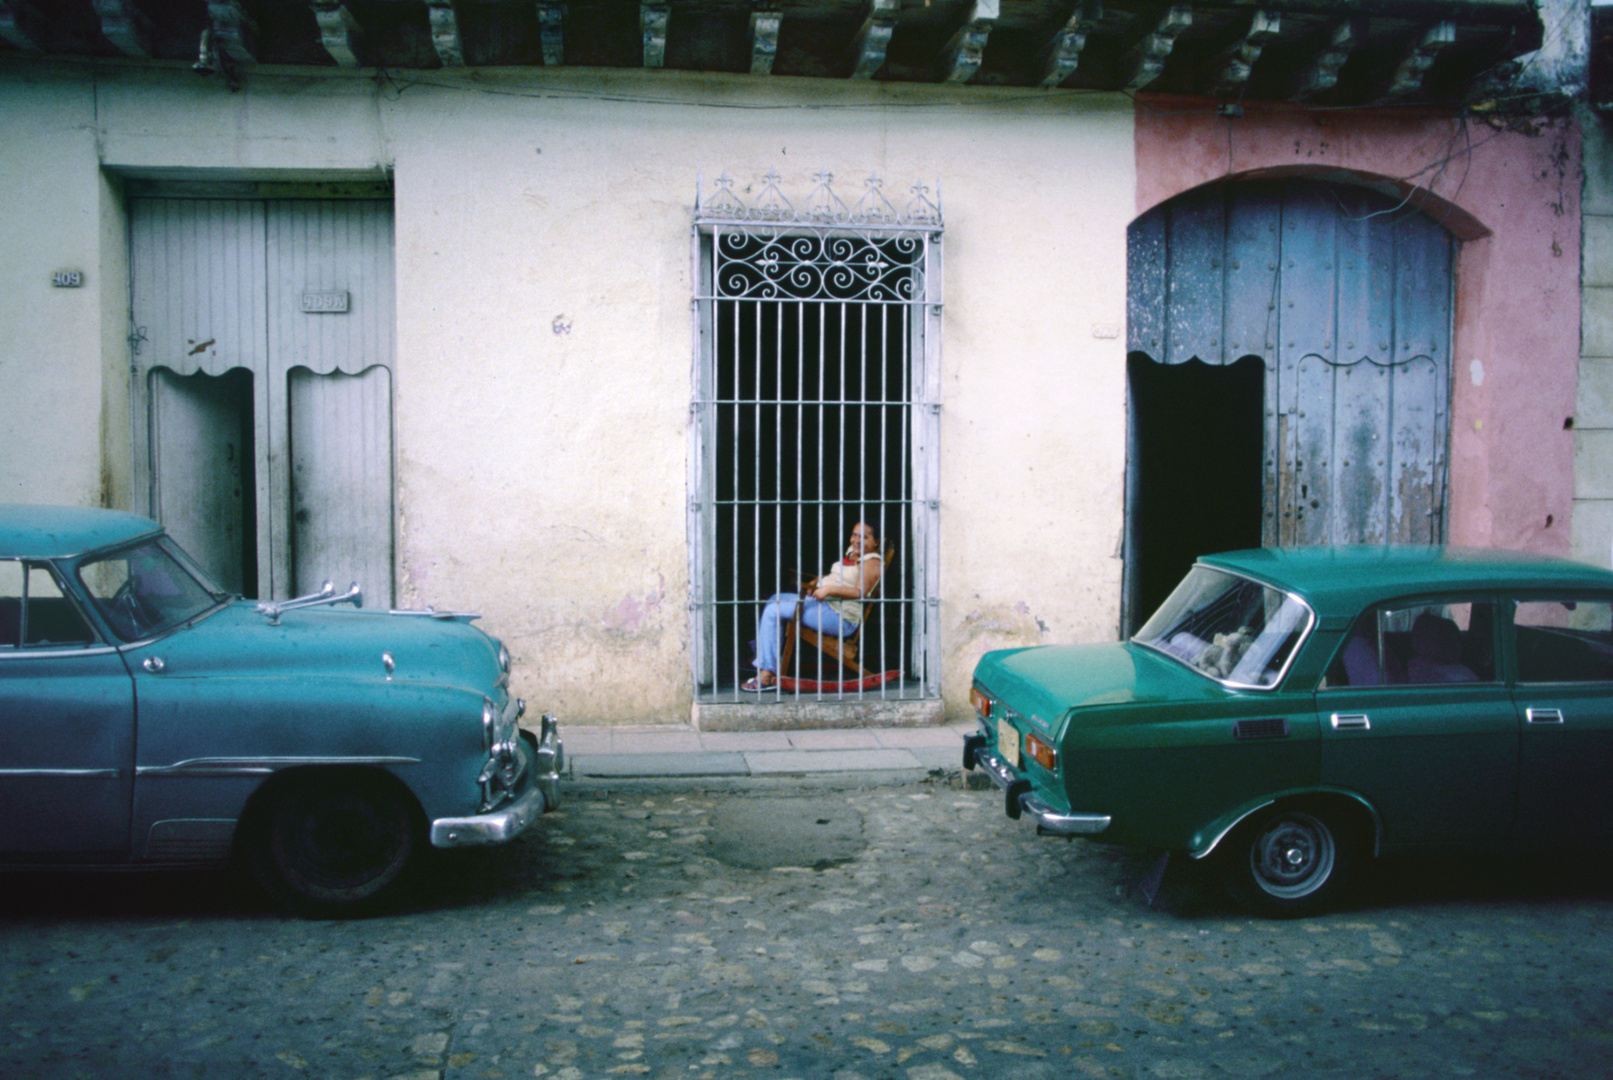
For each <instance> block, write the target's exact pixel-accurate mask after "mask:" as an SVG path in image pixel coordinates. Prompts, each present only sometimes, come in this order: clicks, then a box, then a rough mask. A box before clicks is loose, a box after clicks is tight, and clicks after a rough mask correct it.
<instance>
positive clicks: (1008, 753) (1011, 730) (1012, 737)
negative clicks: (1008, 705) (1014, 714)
mask: <svg viewBox="0 0 1613 1080" xmlns="http://www.w3.org/2000/svg"><path fill="white" fill-rule="evenodd" d="M997 752H998V753H999V754H1001V755H1002V758H1003V760H1004V761H1006V762H1008V764H1010V765H1012V766H1013V767H1014V768H1016V769H1017V768H1019V729H1018V728H1016V727H1014V725H1013V724H1010V723H1009V722H1008V721H1007V720H1004V721H1003V722H1002V723H1000V724H998V725H997Z"/></svg>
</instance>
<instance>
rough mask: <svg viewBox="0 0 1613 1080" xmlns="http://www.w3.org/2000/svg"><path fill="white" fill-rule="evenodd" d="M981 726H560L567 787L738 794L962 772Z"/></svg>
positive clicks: (873, 782) (897, 780) (898, 780)
mask: <svg viewBox="0 0 1613 1080" xmlns="http://www.w3.org/2000/svg"><path fill="white" fill-rule="evenodd" d="M974 728H975V725H974V723H973V722H972V721H971V722H968V723H955V724H942V725H934V726H925V727H899V728H813V729H808V730H800V731H700V730H698V729H696V728H693V727H688V726H684V725H672V724H668V725H645V726H601V727H590V726H587V725H581V724H572V725H567V724H565V723H564V722H562V723H561V725H560V735H561V738H562V739H563V740H564V741H565V748H566V766H565V769H564V771H563V773H562V776H561V784H562V794H563V793H564V786H565V785H567V784H576V785H581V786H587V787H617V786H624V785H642V784H650V785H659V786H665V785H672V784H678V785H684V786H687V785H689V784H691V783H698V784H701V785H703V786H709V787H735V786H743V785H748V784H756V783H760V784H766V783H768V782H770V781H782V780H789V781H793V782H797V783H803V782H804V783H809V784H817V785H823V784H829V783H836V784H845V783H849V784H854V785H856V786H864V785H871V784H889V783H903V782H907V781H911V780H916V779H921V778H923V777H925V776H928V775H930V774H931V773H933V772H935V771H936V770H945V771H948V772H956V771H958V770H959V769H960V768H961V767H962V762H963V737H964V735H966V734H968V733H969V732H972V731H973V730H974Z"/></svg>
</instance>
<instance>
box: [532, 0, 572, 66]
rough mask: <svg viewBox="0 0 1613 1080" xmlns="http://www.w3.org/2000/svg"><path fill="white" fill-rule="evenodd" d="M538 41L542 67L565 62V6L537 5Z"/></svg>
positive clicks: (561, 64)
mask: <svg viewBox="0 0 1613 1080" xmlns="http://www.w3.org/2000/svg"><path fill="white" fill-rule="evenodd" d="M538 43H539V45H540V46H541V47H542V49H543V66H544V67H561V66H563V65H564V64H565V62H566V6H565V5H564V4H539V5H538Z"/></svg>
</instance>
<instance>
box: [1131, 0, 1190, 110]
mask: <svg viewBox="0 0 1613 1080" xmlns="http://www.w3.org/2000/svg"><path fill="white" fill-rule="evenodd" d="M1192 25H1193V8H1192V7H1191V6H1190V5H1188V4H1176V5H1173V6H1172V7H1171V9H1170V10H1169V11H1167V12H1165V14H1164V15H1163V16H1162V17H1161V18H1160V20H1159V24H1158V25H1157V26H1155V27H1154V32H1153V33H1151V34H1149V35H1148V36H1147V37H1145V38H1143V39H1142V40H1141V41H1139V42H1138V43H1137V44H1136V45H1135V46H1133V47H1132V49H1131V50H1130V51H1129V52H1127V53H1126V57H1125V59H1124V60H1123V61H1121V70H1123V71H1124V70H1127V69H1128V67H1129V70H1130V71H1131V74H1130V75H1129V76H1128V77H1127V79H1126V89H1127V90H1141V89H1142V88H1143V87H1145V86H1147V85H1148V84H1149V83H1151V82H1153V81H1154V80H1155V79H1157V78H1159V76H1160V75H1161V74H1162V73H1163V72H1164V70H1165V58H1166V57H1167V56H1169V55H1170V54H1171V50H1172V49H1173V48H1175V47H1176V39H1177V37H1179V36H1180V35H1181V33H1182V31H1183V30H1186V29H1187V28H1188V27H1189V26H1192Z"/></svg>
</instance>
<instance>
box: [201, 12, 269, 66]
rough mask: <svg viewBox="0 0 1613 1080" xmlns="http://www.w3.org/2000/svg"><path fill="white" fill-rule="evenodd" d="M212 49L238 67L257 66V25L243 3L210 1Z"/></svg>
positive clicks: (209, 16)
mask: <svg viewBox="0 0 1613 1080" xmlns="http://www.w3.org/2000/svg"><path fill="white" fill-rule="evenodd" d="M207 17H208V19H209V20H211V22H212V25H213V47H214V48H216V49H218V51H219V52H221V53H223V54H224V55H225V56H226V57H228V58H229V59H231V60H233V61H235V62H236V63H238V64H255V63H257V62H258V24H257V22H256V20H254V19H253V18H252V16H250V15H248V14H247V13H246V10H245V9H244V8H242V7H241V0H207Z"/></svg>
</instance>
